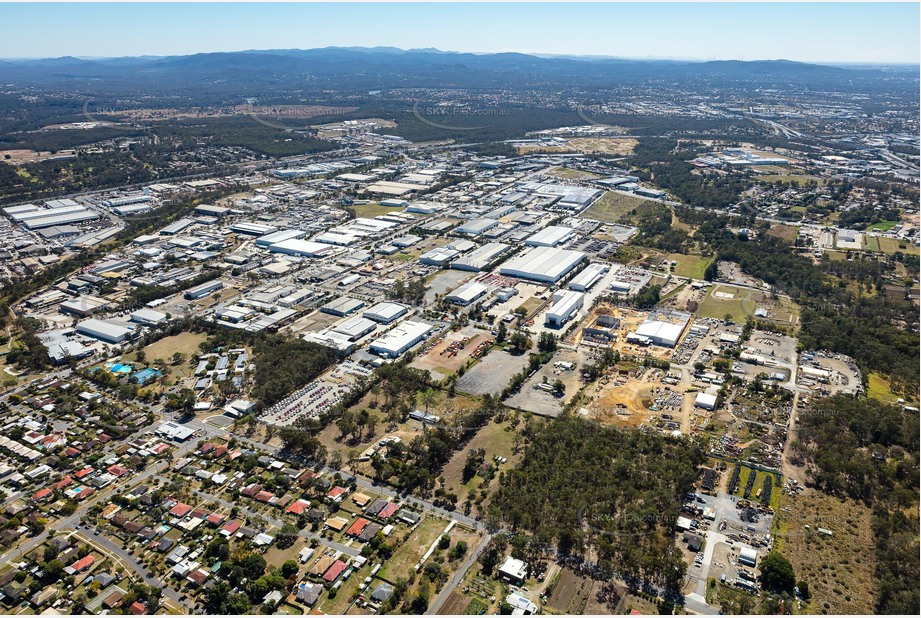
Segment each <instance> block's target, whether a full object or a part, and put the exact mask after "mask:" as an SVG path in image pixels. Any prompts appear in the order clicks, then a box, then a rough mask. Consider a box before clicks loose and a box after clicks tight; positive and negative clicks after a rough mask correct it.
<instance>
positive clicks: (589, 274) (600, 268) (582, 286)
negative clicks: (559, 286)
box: [569, 263, 610, 292]
mask: <svg viewBox="0 0 921 618" xmlns="http://www.w3.org/2000/svg"><path fill="white" fill-rule="evenodd" d="M608 270H610V269H609V268H608V267H607V266H605V265H604V264H597V263H595V264H589V265H588V266H586V267H585V269H584V270H583V271H582V272H580V273H579V274H578V275H576V276H575V277H573V280H572V281H570V282H569V289H570V290H575V291H577V292H587V291H588V290H589V289H591V287H592V286H593V285H595V284H596V283H598V280H599V279H601V278H602V277H603V276H604V275H605V273H607V272H608Z"/></svg>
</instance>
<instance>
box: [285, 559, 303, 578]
mask: <svg viewBox="0 0 921 618" xmlns="http://www.w3.org/2000/svg"><path fill="white" fill-rule="evenodd" d="M298 571H300V567H299V566H298V564H297V560H285V562H284V564H282V565H281V574H282V576H283V577H291V576H292V575H295V574H296V573H297V572H298Z"/></svg>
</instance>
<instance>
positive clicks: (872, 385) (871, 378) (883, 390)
mask: <svg viewBox="0 0 921 618" xmlns="http://www.w3.org/2000/svg"><path fill="white" fill-rule="evenodd" d="M867 396H868V397H870V398H872V399H879V400H880V401H882V402H884V403H895V402H896V401H897V400H898V398H899V397H898V395H896V394H895V393H893V392H892V390H891V389H890V388H889V380H887V379H886V378H885V377H883V376H882V375H881V374H879V373H876V372H875V371H872V372H870V374H869V375H868V376H867Z"/></svg>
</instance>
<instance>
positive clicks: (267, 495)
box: [253, 490, 275, 503]
mask: <svg viewBox="0 0 921 618" xmlns="http://www.w3.org/2000/svg"><path fill="white" fill-rule="evenodd" d="M274 497H275V494H273V493H272V492H270V491H265V490H262V491H260V492H259V493H257V494H256V495H255V496H253V499H255V500H258V501H259V502H265V503H268V502H269V501H270V500H271V499H272V498H274Z"/></svg>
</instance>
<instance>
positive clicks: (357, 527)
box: [345, 517, 371, 536]
mask: <svg viewBox="0 0 921 618" xmlns="http://www.w3.org/2000/svg"><path fill="white" fill-rule="evenodd" d="M370 523H371V522H370V521H368V520H367V519H365V518H364V517H359V518H358V519H356V520H355V522H354V523H353V524H352V525H351V526H349V529H348V530H346V531H345V534H346V535H348V536H358V535H359V534H361V532H362V530H364V529H365V526H367V525H368V524H370Z"/></svg>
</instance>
